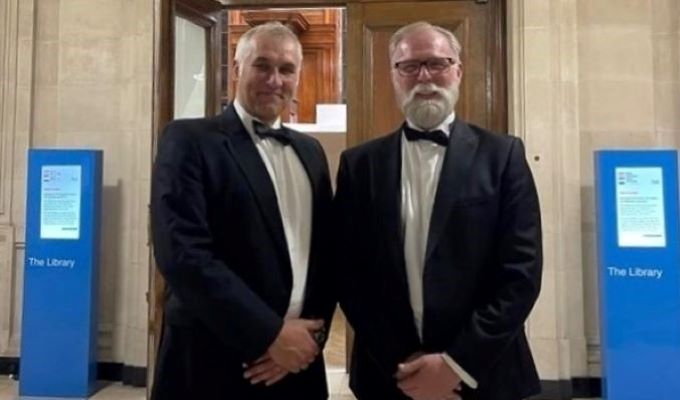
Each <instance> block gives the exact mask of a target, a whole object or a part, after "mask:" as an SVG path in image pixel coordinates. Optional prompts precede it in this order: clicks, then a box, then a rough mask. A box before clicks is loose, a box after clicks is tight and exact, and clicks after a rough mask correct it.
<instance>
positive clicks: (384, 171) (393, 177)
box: [372, 131, 406, 282]
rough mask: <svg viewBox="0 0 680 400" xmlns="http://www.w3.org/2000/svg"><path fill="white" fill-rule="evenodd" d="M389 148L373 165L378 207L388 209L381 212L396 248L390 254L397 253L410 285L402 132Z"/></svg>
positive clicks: (389, 139) (385, 147)
mask: <svg viewBox="0 0 680 400" xmlns="http://www.w3.org/2000/svg"><path fill="white" fill-rule="evenodd" d="M387 140H388V143H387V146H382V147H381V148H380V151H382V152H383V153H382V154H380V155H379V156H378V157H377V158H376V159H375V160H374V162H373V163H372V170H373V173H374V176H373V178H372V182H374V187H375V192H374V193H373V194H372V196H375V197H376V202H375V203H376V204H382V205H384V207H383V208H382V209H381V210H380V220H381V222H382V223H383V224H384V226H385V232H386V233H387V235H388V240H387V243H389V244H390V246H393V248H392V249H390V254H393V255H394V256H395V257H396V258H397V259H398V260H400V262H399V264H398V265H399V268H400V270H401V271H403V272H404V273H403V274H400V275H403V279H404V282H406V273H405V271H404V261H403V260H404V257H403V254H404V229H403V224H402V222H401V131H397V132H395V133H393V134H391V135H390V136H389V137H388V138H387Z"/></svg>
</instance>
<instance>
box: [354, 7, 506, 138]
mask: <svg viewBox="0 0 680 400" xmlns="http://www.w3.org/2000/svg"><path fill="white" fill-rule="evenodd" d="M503 6H504V2H503V1H500V0H497V1H493V0H492V1H490V2H487V1H480V0H468V1H410V2H397V1H395V2H385V3H382V2H381V3H377V2H375V3H374V2H366V3H354V4H350V5H349V7H348V10H349V18H348V35H349V37H348V41H349V43H352V44H353V45H352V46H348V49H349V51H348V62H347V64H348V77H347V79H348V87H349V90H348V119H349V121H348V144H349V145H354V144H358V143H361V142H363V141H366V140H367V139H370V138H373V137H376V136H380V135H383V134H385V133H388V132H391V131H393V130H394V129H396V128H397V127H398V126H399V124H400V123H401V122H402V121H403V120H404V117H403V115H402V113H401V110H400V109H399V108H398V106H397V104H396V102H395V100H394V91H393V89H392V84H391V80H390V68H391V66H390V65H389V57H388V50H387V47H388V42H389V39H390V36H391V35H392V34H393V33H394V32H395V31H396V30H397V29H399V28H400V27H402V26H404V25H406V24H409V23H411V22H416V21H421V20H423V21H427V22H430V23H433V24H436V25H441V26H443V27H445V28H448V29H450V30H451V31H452V32H453V33H454V34H455V35H456V37H457V38H458V40H459V41H460V43H461V45H462V47H463V52H462V55H461V58H462V62H463V80H462V82H461V86H460V99H459V101H458V105H457V106H456V113H457V115H458V116H459V117H461V118H462V119H464V120H466V121H468V122H472V123H474V124H477V125H480V126H482V127H485V128H487V129H491V130H493V131H496V132H506V130H507V104H506V103H507V100H506V96H507V95H506V92H507V90H506V65H505V50H504V49H505V44H504V42H505V35H504V24H503V21H504V20H503V16H504V9H503V8H504V7H503Z"/></svg>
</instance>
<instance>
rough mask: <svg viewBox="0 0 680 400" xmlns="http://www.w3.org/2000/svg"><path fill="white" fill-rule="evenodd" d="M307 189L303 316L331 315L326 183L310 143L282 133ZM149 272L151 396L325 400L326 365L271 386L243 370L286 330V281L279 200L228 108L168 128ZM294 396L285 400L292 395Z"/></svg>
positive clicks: (155, 189) (156, 184)
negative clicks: (154, 348)
mask: <svg viewBox="0 0 680 400" xmlns="http://www.w3.org/2000/svg"><path fill="white" fill-rule="evenodd" d="M290 134H291V136H292V143H291V144H290V145H291V146H293V149H294V150H295V152H296V153H297V155H298V157H299V158H300V160H301V162H302V164H303V166H304V168H305V171H306V172H307V175H308V177H309V181H310V183H311V188H312V195H313V203H312V204H313V210H312V239H311V251H310V256H309V271H308V278H307V279H308V280H307V287H306V291H305V299H304V305H303V310H302V316H301V317H303V318H324V319H325V320H326V321H327V326H328V324H329V323H330V318H331V315H332V312H333V309H334V295H333V291H332V290H330V289H329V288H330V286H329V284H330V278H329V275H328V274H327V271H326V270H325V269H324V266H323V265H322V264H323V263H324V257H325V256H326V255H327V254H328V253H327V243H328V237H329V235H328V232H327V229H328V227H329V224H328V222H329V221H328V218H329V211H330V206H331V197H332V192H331V185H330V180H329V175H328V167H327V162H326V158H325V155H324V153H323V150H322V148H321V146H320V145H319V143H318V142H317V141H316V140H315V139H313V138H311V137H308V136H306V135H303V134H301V133H298V132H295V131H292V130H290ZM151 198H152V200H151V217H152V231H153V232H152V234H153V244H154V250H155V256H156V261H157V264H158V268H159V270H160V272H161V273H162V275H163V277H164V278H165V280H166V282H167V288H168V290H167V292H166V298H165V315H164V332H163V336H162V339H161V344H160V349H159V352H158V358H157V366H156V372H157V373H156V377H155V385H154V389H153V396H152V397H153V398H155V399H157V400H165V399H190V398H200V399H282V398H304V399H307V398H309V399H324V398H326V397H327V388H326V378H325V373H324V368H323V359H322V358H321V357H319V358H318V359H317V361H316V362H315V363H313V364H312V365H311V366H310V367H309V369H308V370H306V371H304V372H301V373H299V374H296V375H289V376H288V377H286V378H284V380H282V381H281V382H279V383H277V384H275V385H273V386H272V387H270V388H264V386H263V385H262V384H260V385H257V386H255V387H253V386H251V385H250V383H249V382H248V381H246V380H245V379H244V378H243V372H244V370H243V367H242V364H243V363H248V362H252V361H254V360H256V359H257V358H259V357H260V356H262V355H264V354H265V352H266V350H267V348H268V347H269V345H270V344H271V343H272V342H273V341H274V339H275V337H276V336H277V334H278V332H279V330H280V329H281V326H282V323H283V316H284V315H285V313H286V310H287V308H288V305H289V300H290V294H291V288H292V272H291V265H290V257H289V253H288V248H287V246H286V238H285V234H284V230H283V224H282V221H281V215H280V211H279V207H278V204H277V198H276V193H275V190H274V186H273V184H272V182H271V179H270V177H269V175H268V173H267V170H266V168H265V165H264V163H263V161H262V159H261V157H260V155H259V153H258V151H257V148H256V147H255V144H254V143H253V141H252V139H251V137H250V136H249V135H248V132H247V131H246V130H245V128H244V127H243V124H242V122H241V120H240V118H239V117H238V115H237V114H236V111H235V109H234V107H233V105H230V106H229V107H228V108H227V109H226V111H225V112H224V113H223V114H222V115H219V116H217V117H214V118H204V119H191V120H177V121H173V122H172V123H170V124H169V125H168V126H167V127H166V129H165V132H164V134H163V136H162V137H161V140H160V144H159V148H158V155H157V157H156V161H155V165H154V171H153V182H152V196H151ZM292 394H294V395H292Z"/></svg>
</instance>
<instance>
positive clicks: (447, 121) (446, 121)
mask: <svg viewBox="0 0 680 400" xmlns="http://www.w3.org/2000/svg"><path fill="white" fill-rule="evenodd" d="M455 120H456V112H455V111H453V112H451V114H449V116H448V117H446V118H445V119H444V121H442V123H441V124H439V125H437V126H435V127H434V128H432V129H430V130H431V131H436V130H437V129H439V130H441V131H443V132H444V134H445V135H446V136H449V135H450V132H449V128H450V126H451V124H452V123H453V121H455ZM406 123H407V124H408V126H410V127H411V128H413V129H415V130H417V131H421V132H422V131H423V130H424V129H422V128H419V127H418V126H416V125H415V124H414V123H413V122H412V121H411V120H410V119H408V118H406Z"/></svg>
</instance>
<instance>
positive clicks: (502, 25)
mask: <svg viewBox="0 0 680 400" xmlns="http://www.w3.org/2000/svg"><path fill="white" fill-rule="evenodd" d="M220 1H221V3H222V6H221V7H220V8H219V9H221V10H229V9H243V8H248V9H257V8H303V7H314V8H326V7H342V8H345V9H346V10H347V13H348V16H349V15H359V16H360V15H361V12H362V7H363V4H370V3H385V2H392V3H400V2H413V1H414V0H394V1H389V0H344V1H338V0H281V1H277V0H220ZM428 1H429V2H438V1H442V2H443V1H475V2H476V3H489V2H490V3H492V7H491V10H490V12H491V16H490V17H491V19H492V21H494V23H493V24H488V26H487V30H488V31H487V34H488V35H487V37H489V38H492V40H489V44H488V46H489V47H488V48H487V52H488V53H487V54H490V57H489V58H488V60H487V66H486V79H487V82H490V84H491V85H490V86H491V88H490V91H491V93H490V96H491V97H492V98H495V99H497V100H498V101H496V102H493V103H492V108H491V109H490V110H489V112H490V114H491V116H492V117H491V121H490V126H489V127H488V128H490V129H491V130H493V131H496V132H503V133H505V132H507V128H508V109H509V104H508V84H509V77H508V64H507V63H508V57H507V55H508V53H507V48H508V40H507V37H508V34H507V26H506V16H507V10H508V8H507V3H508V1H509V0H428ZM176 3H184V4H186V5H188V7H187V8H182V7H180V11H185V12H187V13H188V14H189V15H190V14H191V13H192V12H196V11H205V9H204V8H202V7H201V6H200V3H201V0H156V7H157V9H156V13H155V15H157V16H158V18H159V19H158V20H156V21H155V22H156V24H157V29H156V31H155V33H156V35H158V40H156V43H158V46H157V47H156V52H155V54H154V65H155V68H154V70H155V79H154V107H153V111H154V112H153V114H154V117H153V127H152V131H153V135H154V137H153V140H152V152H153V155H154V156H155V154H156V144H157V142H158V138H159V137H160V135H161V133H162V129H163V127H164V126H165V125H166V124H167V123H168V122H170V121H171V120H172V115H173V109H172V107H171V106H172V101H170V100H169V99H174V70H173V68H172V66H173V64H174V62H173V61H174V39H173V38H174V29H173V27H174V24H173V23H172V21H173V19H172V17H173V16H174V13H173V5H174V4H176ZM219 9H217V10H219ZM185 16H186V14H185ZM203 22H205V21H203ZM216 23H217V24H219V18H217V19H216ZM199 25H200V24H199ZM202 26H203V25H202ZM352 26H353V25H352V24H348V27H347V28H348V31H347V40H348V41H349V42H350V43H363V34H364V32H362V31H361V30H358V29H351V27H352ZM492 33H493V34H495V35H492ZM169 39H171V40H169ZM220 39H221V38H220V37H219V32H217V33H216V34H215V35H212V36H210V37H209V38H208V43H213V44H214V46H213V47H216V48H217V51H218V53H217V54H219V48H220V46H221V42H220ZM208 47H210V46H208ZM347 49H348V50H347V54H345V59H346V60H348V61H347V63H348V64H349V63H350V62H354V61H349V60H363V56H364V49H362V46H349V47H348V48H347ZM212 50H213V49H210V48H208V49H206V51H207V52H206V54H214V52H212V53H211V51H212ZM209 57H210V56H209ZM217 57H219V56H217ZM210 59H211V60H213V58H210ZM216 65H219V58H217V61H216ZM219 73H220V69H219V67H218V68H217V69H216V70H215V71H214V73H212V74H210V73H209V72H208V71H207V70H206V77H207V79H215V81H213V82H210V81H207V83H206V88H208V86H209V87H210V88H211V90H212V88H214V89H215V97H209V98H211V99H213V101H214V102H215V103H216V105H217V107H216V108H215V109H214V112H215V113H216V112H218V111H219V103H220V101H219V98H220V96H219V89H220V88H219V85H220V80H219V78H218V75H217V74H219ZM346 79H347V80H348V81H349V82H354V86H355V87H363V83H364V82H363V75H362V74H358V76H357V74H354V75H349V76H347V77H346ZM208 82H210V83H208ZM346 95H347V96H346V97H347V118H348V123H347V146H353V145H357V144H359V143H362V142H364V141H366V140H367V139H369V138H370V136H369V135H370V133H371V132H367V131H366V130H364V129H362V121H363V100H362V96H363V93H362V92H355V93H354V94H352V92H351V91H349V90H348V93H347V94H346ZM208 114H211V113H208ZM149 237H151V236H150V235H149ZM151 257H152V259H151V262H150V266H151V268H150V271H149V273H150V279H149V295H147V302H148V305H149V313H148V315H149V330H150V331H152V332H154V337H155V338H159V337H160V326H161V320H162V307H156V304H162V302H163V298H162V293H163V290H160V289H159V287H158V285H159V283H161V284H162V279H161V276H160V274H159V273H158V271H157V269H156V268H155V261H154V260H153V256H151ZM150 336H151V335H149V337H150ZM350 336H351V333H350V332H349V331H348V340H349V339H350ZM156 346H157V343H151V342H150V343H149V355H150V356H152V355H155V354H156ZM347 349H348V351H349V349H350V347H349V346H348V347H347ZM348 360H349V357H348ZM149 361H150V364H149V365H153V364H151V363H152V362H153V360H151V357H149ZM149 372H150V371H149ZM151 378H152V377H151V376H148V377H147V382H151ZM147 386H148V387H149V388H150V385H147Z"/></svg>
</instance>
